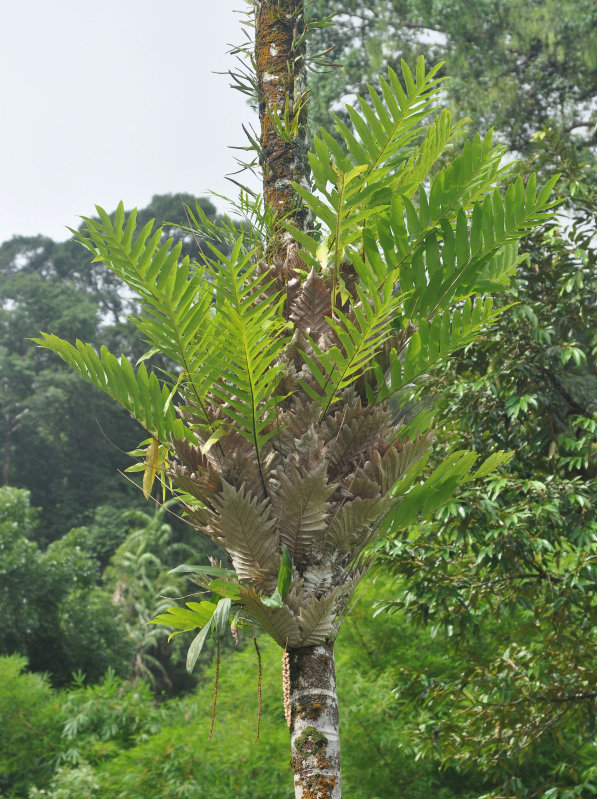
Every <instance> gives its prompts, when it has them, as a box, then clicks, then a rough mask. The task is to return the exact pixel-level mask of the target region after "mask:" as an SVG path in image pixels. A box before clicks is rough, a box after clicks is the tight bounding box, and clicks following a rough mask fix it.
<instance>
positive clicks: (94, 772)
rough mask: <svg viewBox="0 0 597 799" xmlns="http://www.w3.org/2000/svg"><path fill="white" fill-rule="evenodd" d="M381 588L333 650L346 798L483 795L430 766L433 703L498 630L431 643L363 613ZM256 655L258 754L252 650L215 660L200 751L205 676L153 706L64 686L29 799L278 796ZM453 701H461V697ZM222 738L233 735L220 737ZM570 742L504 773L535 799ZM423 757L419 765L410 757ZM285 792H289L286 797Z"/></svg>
mask: <svg viewBox="0 0 597 799" xmlns="http://www.w3.org/2000/svg"><path fill="white" fill-rule="evenodd" d="M393 590H394V586H393V585H392V582H391V581H388V580H387V579H386V578H381V577H379V576H378V577H375V578H374V580H372V581H370V582H369V584H368V585H364V586H363V589H362V590H361V592H360V594H359V598H358V601H357V604H356V607H355V610H354V612H353V613H352V614H351V615H350V616H349V617H348V619H347V621H346V623H345V624H344V626H343V629H342V631H341V634H340V636H339V639H338V642H337V645H336V648H337V663H338V693H339V698H340V707H341V719H340V725H341V729H342V731H343V763H344V769H343V772H344V773H343V779H344V785H345V788H344V790H345V792H346V793H347V794H348V795H350V796H351V797H355V799H370V798H371V797H379V799H382V798H383V799H427V797H429V796H438V797H440V799H477V798H478V797H479V796H481V795H487V794H488V793H491V791H493V790H495V789H497V788H499V785H500V782H499V778H496V777H495V776H494V775H492V774H489V773H486V771H485V768H484V765H483V764H482V763H477V764H476V765H475V764H474V763H473V762H471V764H470V768H469V769H463V768H461V767H460V765H459V764H458V763H455V764H454V765H452V766H446V765H445V764H444V765H443V766H442V764H443V763H444V760H445V754H446V753H445V751H444V746H445V744H446V742H447V738H446V736H445V734H444V724H445V723H446V721H449V716H448V715H447V714H446V715H445V716H444V709H443V707H442V706H441V704H438V703H439V702H440V699H441V691H442V688H443V686H444V685H445V684H447V683H448V682H449V681H452V680H454V679H457V678H458V677H459V675H460V674H462V672H463V670H464V669H466V668H467V662H469V661H470V659H471V656H473V657H474V660H475V662H477V663H481V662H484V661H485V662H488V661H490V660H491V658H492V657H493V655H494V653H495V652H496V651H499V649H500V647H501V645H502V642H504V641H506V640H507V638H508V636H509V635H510V634H511V628H510V627H509V625H508V623H507V622H506V621H504V622H502V623H501V624H496V623H491V624H490V625H489V626H488V628H487V629H486V630H483V631H482V632H481V633H480V634H479V636H478V638H477V640H476V642H475V644H474V648H473V649H472V650H468V651H466V652H463V651H461V650H460V647H459V645H458V643H457V642H456V641H455V640H454V639H452V638H450V637H449V636H446V635H444V634H443V633H442V632H441V631H440V632H438V633H437V634H435V635H434V634H433V633H432V632H431V631H430V630H423V629H416V628H415V627H414V626H413V625H411V624H409V623H408V621H407V620H406V618H405V617H404V615H403V614H395V615H392V616H390V615H388V614H377V615H374V614H373V608H374V603H375V602H376V601H377V600H378V599H379V598H380V597H383V596H386V595H389V594H391V592H392V591H393ZM260 646H261V649H262V661H263V700H264V707H263V718H262V721H261V733H260V740H259V742H258V743H257V744H255V743H254V737H255V731H256V723H257V664H256V660H255V652H254V650H253V647H247V648H246V649H244V650H242V651H240V652H234V653H230V654H228V655H224V656H223V660H222V664H221V669H220V686H219V691H218V718H217V723H216V727H215V730H214V737H213V739H212V741H211V742H210V743H209V744H208V743H207V736H208V733H209V726H210V721H209V712H208V708H209V707H210V705H211V681H212V680H211V678H213V676H214V665H213V664H212V666H211V667H210V668H209V669H208V670H207V671H206V673H205V679H204V680H202V683H201V685H200V686H199V687H198V688H197V691H196V692H195V693H194V694H192V695H190V696H188V697H185V698H183V699H180V700H169V701H168V702H167V703H165V704H164V705H161V706H159V707H156V706H155V704H154V703H153V702H152V701H151V697H150V695H149V693H148V691H147V688H146V686H143V685H137V686H134V687H127V686H126V685H123V684H122V683H120V682H119V681H118V680H116V679H114V678H113V677H108V678H107V679H106V680H105V681H104V683H103V684H101V685H98V686H94V687H82V686H77V685H75V686H74V687H73V688H72V689H71V691H69V693H68V694H67V695H66V696H65V697H64V698H63V699H62V700H61V704H60V713H59V718H60V722H61V724H62V725H63V727H62V729H63V734H62V740H61V742H60V745H59V749H60V752H61V754H60V758H59V759H60V762H61V763H62V764H63V765H62V766H61V768H59V769H58V770H57V771H56V772H55V775H54V777H53V780H52V787H51V788H50V790H48V793H47V794H41V795H42V796H43V795H47V796H48V797H52V799H58V797H60V799H76V797H78V796H79V795H80V794H79V793H78V792H79V791H83V790H88V791H89V795H90V797H93V799H96V797H98V799H99V797H102V796H119V797H120V796H122V797H123V799H127V797H130V798H131V799H133V797H135V799H136V797H138V796H143V795H146V794H147V793H152V794H153V795H155V796H157V797H170V796H191V797H203V796H206V795H207V794H209V796H210V797H214V799H220V797H222V799H224V797H226V799H228V797H230V796H231V795H232V796H234V795H238V796H240V797H247V799H248V797H253V796H255V795H257V796H264V797H268V796H274V795H275V796H280V795H283V796H286V793H285V792H284V788H283V786H284V785H285V784H287V782H288V775H289V769H288V765H287V763H288V759H287V732H286V729H285V725H284V721H283V716H282V708H281V702H280V696H281V687H280V673H281V668H280V665H281V664H280V652H279V649H278V648H277V647H275V645H274V644H273V643H272V642H268V641H267V640H264V641H262V642H261V644H260ZM463 690H464V691H465V692H468V693H469V694H470V690H469V688H467V687H466V686H464V687H463ZM461 698H462V702H464V697H460V695H459V697H458V699H459V704H458V709H460V708H461V707H463V705H462V704H460V699H461ZM446 710H447V708H446ZM453 721H454V720H453ZM434 722H436V723H437V724H439V725H440V726H439V727H438V728H437V729H434V728H433V727H432V725H433V723H434ZM419 725H423V726H424V727H425V729H426V730H427V731H428V734H427V735H426V736H425V737H423V736H421V735H420V734H419V732H418V728H419ZM231 729H234V730H236V731H237V733H236V734H234V735H231V734H230V732H229V731H230V730H231ZM488 733H491V731H490V730H488ZM568 736H572V738H570V739H569V738H568ZM573 736H574V722H573V721H572V722H570V723H569V724H568V725H567V726H566V727H565V735H564V736H563V738H560V739H559V738H558V736H555V735H554V736H553V738H552V739H551V740H550V741H549V742H545V743H543V744H542V745H541V746H540V747H539V748H536V749H535V757H534V758H533V759H526V760H522V761H521V762H519V763H517V765H516V771H515V773H516V776H517V778H518V779H520V780H522V781H523V782H526V781H532V780H535V782H536V784H541V783H540V782H539V781H540V779H541V777H542V778H543V783H542V784H543V785H544V790H548V786H549V785H550V784H551V783H550V780H551V779H552V777H551V776H550V769H551V768H552V766H553V764H554V762H556V760H557V757H558V756H560V757H564V756H566V755H567V754H570V753H571V751H572V749H573V746H574V743H573ZM423 751H424V753H425V755H426V756H425V757H421V755H422V754H423ZM239 764H242V768H243V772H242V778H241V775H239ZM589 764H590V761H588V762H587V763H586V765H587V766H588V765H589ZM38 787H39V788H41V787H42V786H41V785H40V784H38ZM586 790H587V792H588V790H589V789H588V788H587V789H586ZM60 791H62V793H60ZM291 793H292V789H289V790H288V796H290V795H291ZM32 795H33V796H35V795H37V794H35V792H32ZM83 795H85V793H83ZM513 795H516V794H515V793H514V794H513ZM580 795H583V794H580ZM587 795H590V793H587Z"/></svg>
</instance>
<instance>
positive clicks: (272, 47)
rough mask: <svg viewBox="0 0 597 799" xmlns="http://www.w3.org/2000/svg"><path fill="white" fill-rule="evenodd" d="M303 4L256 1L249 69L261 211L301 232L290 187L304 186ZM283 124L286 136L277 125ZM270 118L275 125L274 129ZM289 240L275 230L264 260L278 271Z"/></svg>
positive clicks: (302, 221) (302, 222)
mask: <svg viewBox="0 0 597 799" xmlns="http://www.w3.org/2000/svg"><path fill="white" fill-rule="evenodd" d="M304 34H305V12H304V0H260V2H257V4H256V8H255V64H256V70H257V88H258V100H259V122H260V125H261V141H260V145H261V153H260V158H261V168H262V170H263V196H264V202H265V205H266V207H269V208H271V209H272V211H273V212H274V214H275V216H276V217H277V218H281V217H285V218H286V219H288V220H289V221H290V222H292V224H293V225H295V227H297V228H299V229H300V230H304V229H305V226H306V219H307V211H306V209H305V208H304V207H303V206H302V203H301V201H300V197H299V196H298V195H297V194H296V192H295V191H294V189H293V188H292V185H291V181H294V182H296V183H306V178H307V175H308V162H307V107H306V102H305V100H306V96H307V95H306V81H305V75H306V64H305V54H306V43H305V35H304ZM285 116H286V118H287V120H288V126H285V127H286V132H285V134H284V135H283V136H282V135H280V127H279V126H280V125H285V123H284V119H285ZM276 118H277V119H278V120H279V121H278V122H277V123H276ZM291 243H292V236H291V235H290V234H289V233H287V232H286V231H284V229H283V228H281V227H278V228H277V229H276V230H275V231H274V235H273V237H272V240H271V241H270V245H269V249H268V260H270V261H272V262H273V263H274V265H275V266H277V267H278V269H281V268H282V267H283V262H284V260H285V259H286V256H287V249H288V245H289V244H291Z"/></svg>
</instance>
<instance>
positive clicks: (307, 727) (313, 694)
mask: <svg viewBox="0 0 597 799" xmlns="http://www.w3.org/2000/svg"><path fill="white" fill-rule="evenodd" d="M288 655H289V665H290V719H291V720H290V741H291V752H292V761H291V762H292V768H293V771H294V795H295V797H296V799H341V797H342V783H341V777H340V736H339V727H338V696H337V693H336V664H335V661H334V645H333V644H322V645H320V646H308V647H303V648H301V649H291V650H289V653H288Z"/></svg>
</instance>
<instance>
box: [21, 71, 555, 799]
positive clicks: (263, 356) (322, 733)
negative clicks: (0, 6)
mask: <svg viewBox="0 0 597 799" xmlns="http://www.w3.org/2000/svg"><path fill="white" fill-rule="evenodd" d="M438 69H439V66H436V67H434V68H433V69H431V70H430V71H426V70H425V65H424V61H423V59H422V58H421V59H420V60H419V62H418V64H417V67H416V71H415V73H414V74H413V73H412V72H411V70H410V69H409V68H408V66H407V65H406V64H403V65H402V75H401V76H400V77H399V76H398V75H397V74H396V73H394V72H393V71H392V70H389V71H388V78H387V80H385V79H383V78H380V86H381V91H380V93H379V94H378V93H377V92H376V91H375V90H373V89H369V98H368V101H366V100H365V99H363V98H360V99H359V106H360V110H356V109H355V108H349V109H348V110H349V114H350V118H351V121H352V124H353V128H352V129H350V128H348V127H347V126H346V125H345V124H344V123H343V122H342V121H340V120H339V119H338V120H337V123H336V130H337V133H338V134H339V136H338V140H337V139H336V138H333V137H332V136H331V135H329V134H328V133H326V132H325V131H322V132H321V133H320V135H319V136H317V137H315V139H314V142H313V147H312V149H311V151H310V152H309V156H308V157H309V163H310V166H311V170H312V175H313V183H312V184H311V186H310V187H309V188H307V186H306V185H304V183H294V184H293V189H294V191H295V192H296V195H298V196H300V198H301V199H302V202H303V204H304V206H305V207H306V208H307V209H308V210H309V212H310V215H311V228H310V230H305V229H301V228H299V227H297V226H296V225H295V224H294V223H293V222H292V220H291V219H289V218H287V219H285V220H282V224H283V226H284V229H285V230H286V236H287V244H288V246H287V252H286V256H287V257H286V259H285V262H284V268H283V269H274V268H273V267H272V265H271V264H268V263H266V262H265V261H264V260H262V259H261V257H260V253H262V252H265V251H266V248H265V247H260V248H259V249H257V250H255V249H254V247H253V245H254V244H255V241H254V238H251V239H249V240H248V239H247V237H246V236H245V235H242V234H239V235H238V236H237V237H236V241H234V242H233V246H232V248H231V249H230V251H229V254H225V252H223V251H220V250H218V249H216V248H215V247H212V248H211V253H210V254H209V256H207V257H205V258H203V259H202V260H200V261H198V262H191V261H189V259H188V258H185V259H182V260H180V258H179V247H174V248H171V247H170V245H169V244H168V243H162V242H161V229H159V228H158V229H157V230H155V229H154V226H153V223H149V224H148V225H146V226H145V227H144V228H143V229H142V230H137V227H136V222H135V214H134V212H133V213H132V214H131V215H130V216H129V217H128V219H127V218H125V214H124V211H123V207H122V205H121V206H120V207H119V208H118V210H117V212H116V214H115V217H114V218H113V219H112V218H110V217H109V216H108V215H107V214H106V213H105V212H104V211H103V210H102V209H101V208H98V215H99V219H97V220H93V219H86V220H85V221H86V228H85V229H84V231H83V232H77V233H75V235H76V236H77V238H78V239H79V241H80V242H81V244H82V245H83V246H84V247H86V248H87V249H88V250H89V252H90V253H91V255H92V256H93V258H94V260H100V261H102V262H103V263H105V264H106V266H108V267H109V268H110V269H111V270H112V271H113V272H114V273H115V274H117V275H118V276H119V277H120V278H121V279H122V280H123V281H124V282H125V283H126V284H127V285H128V286H129V288H130V289H131V290H132V291H134V292H135V293H136V295H137V296H138V297H139V300H140V303H141V306H142V310H141V312H140V313H139V314H138V316H136V317H135V318H134V321H135V324H136V325H137V327H138V328H139V330H140V332H141V334H142V335H143V337H144V339H145V340H146V342H147V346H148V350H147V357H149V356H151V355H153V354H155V353H160V354H162V355H163V356H165V362H166V364H168V366H166V367H165V368H164V369H160V371H159V373H158V372H155V371H154V372H151V373H150V372H148V371H147V369H146V367H145V359H141V363H140V364H138V365H137V366H136V367H135V366H133V365H132V364H131V363H130V362H129V361H128V360H127V359H126V358H125V357H124V356H122V357H120V358H117V357H116V356H115V355H113V354H111V353H109V352H107V351H106V350H105V349H102V351H101V352H100V353H96V352H95V351H94V350H93V349H92V348H91V347H90V346H89V345H86V344H83V343H81V342H79V341H77V342H76V343H75V344H71V343H69V342H67V341H63V340H61V339H59V338H57V337H56V336H54V335H52V334H49V333H44V334H42V336H41V337H40V338H39V339H37V342H38V344H39V345H40V346H42V347H46V348H48V349H51V350H53V351H54V352H55V353H56V354H58V355H59V356H60V357H61V358H63V359H64V360H65V361H66V362H67V363H69V364H71V366H72V367H73V368H75V369H76V370H78V371H79V372H80V373H81V374H82V375H83V376H84V377H85V378H87V379H88V380H90V381H91V382H92V383H93V384H94V385H95V386H97V388H99V389H100V390H102V391H104V392H106V393H107V394H109V395H110V396H111V397H113V398H114V400H116V401H117V402H119V403H120V405H121V406H122V407H123V408H125V409H126V410H127V411H128V412H129V413H130V414H131V415H132V416H133V417H134V418H135V419H136V420H137V421H138V422H139V423H140V425H141V426H142V427H143V428H144V430H145V431H146V437H145V439H144V441H143V442H142V444H141V445H140V450H139V452H141V453H142V456H143V459H142V464H141V465H140V466H139V467H138V468H140V469H141V470H142V471H143V473H144V490H145V492H146V494H149V493H150V491H151V490H152V485H153V483H154V480H155V479H156V476H159V477H160V479H161V480H162V482H163V483H164V484H166V485H167V486H168V487H169V489H170V490H171V491H172V493H173V495H174V496H176V497H178V499H179V501H180V504H181V506H182V508H183V511H184V513H185V515H186V517H187V518H188V520H189V521H190V523H192V524H193V525H195V526H196V527H197V528H198V529H199V530H200V531H201V532H202V533H203V534H205V535H207V536H209V537H210V538H211V539H212V540H213V541H214V542H215V543H216V544H217V545H218V546H219V547H220V548H221V549H222V550H223V552H224V553H225V555H226V558H227V563H225V564H215V565H214V564H212V565H211V566H208V565H205V566H198V567H192V566H189V567H184V568H183V571H185V572H186V573H187V574H189V575H190V576H192V577H193V578H194V579H195V580H196V581H198V582H199V583H200V584H201V585H202V586H204V587H205V588H206V589H207V590H208V591H209V592H210V598H209V599H208V600H207V601H202V602H189V603H187V606H186V607H185V608H171V609H170V611H169V612H167V613H165V614H162V615H160V616H159V617H158V618H157V619H156V620H155V621H156V622H158V623H162V624H167V625H169V626H170V627H173V628H176V629H177V631H188V630H195V631H197V630H199V633H198V634H197V635H196V638H195V640H194V641H193V643H192V645H191V648H190V651H189V660H188V666H189V668H192V667H193V665H194V664H195V662H196V660H197V657H198V655H199V652H200V649H201V646H202V645H203V642H204V641H205V639H206V637H207V635H208V634H209V633H210V632H213V633H215V635H216V637H221V636H223V635H224V634H225V632H226V630H227V628H228V626H229V624H232V626H233V628H236V627H237V626H241V627H242V626H247V625H255V626H257V627H259V628H261V629H262V630H264V631H265V632H266V633H268V634H269V635H271V636H272V637H273V638H274V639H275V640H276V641H277V643H278V644H279V645H280V647H282V648H283V649H284V650H285V652H286V653H287V658H288V662H287V666H288V674H289V679H290V690H289V696H290V700H289V701H290V703H291V707H290V708H289V710H290V721H291V734H292V751H293V765H294V768H295V772H296V774H297V782H296V785H297V786H299V787H300V790H301V791H302V790H303V789H305V790H306V788H305V786H311V787H310V790H311V791H312V793H309V794H308V795H309V796H311V795H312V796H317V797H322V798H323V797H324V796H325V797H339V796H340V795H341V788H340V771H339V757H340V755H339V743H338V734H337V719H338V711H337V701H336V698H335V683H334V661H333V642H334V640H335V638H336V636H337V635H338V631H339V629H340V626H341V623H342V620H343V618H344V616H345V614H346V613H347V611H348V609H349V607H350V603H351V599H352V597H353V594H354V590H355V587H356V586H357V585H358V583H359V581H360V580H361V578H362V577H363V575H364V574H365V572H366V571H367V569H368V568H369V567H370V565H371V562H372V558H373V555H372V552H373V551H374V550H373V549H371V548H370V547H369V545H370V544H371V543H372V542H373V541H374V540H375V538H376V536H379V535H381V534H386V533H389V532H392V533H395V532H396V531H397V530H399V529H406V528H407V527H408V525H410V524H412V523H413V522H414V521H416V520H418V519H419V518H421V517H423V516H425V515H428V514H430V513H431V512H432V511H433V510H434V509H435V508H437V507H438V506H440V505H441V504H442V503H443V502H445V500H446V499H447V497H448V496H449V495H450V494H451V493H452V492H453V491H454V489H455V488H456V487H457V486H459V485H461V484H463V483H464V482H466V481H469V480H475V479H480V478H482V477H483V476H484V475H486V474H487V473H488V472H489V471H491V470H492V469H495V468H497V467H498V466H499V465H500V464H501V463H503V462H504V461H505V460H506V459H507V458H508V454H507V453H504V452H496V453H495V454H493V455H492V456H491V457H490V458H488V459H487V460H486V461H484V462H483V463H481V464H476V460H477V456H476V455H475V453H474V452H466V451H459V452H454V453H451V454H450V455H449V456H448V457H447V458H446V459H445V460H444V461H443V462H442V463H441V464H440V465H439V466H437V468H435V469H434V470H433V471H432V472H431V473H428V472H427V470H426V464H427V460H428V457H429V453H430V448H431V445H432V416H433V414H432V413H431V412H430V410H429V407H425V410H424V412H422V413H419V414H417V413H416V412H414V411H413V404H412V401H411V400H412V397H413V395H414V393H415V392H416V391H417V390H418V389H419V388H420V387H421V386H422V385H423V386H424V383H425V377H426V375H427V374H428V373H429V371H430V370H431V369H432V368H433V367H434V365H435V364H437V363H438V362H439V361H441V360H442V359H445V358H448V357H450V356H451V354H452V353H454V352H455V351H456V350H458V349H459V348H462V347H464V346H465V345H468V344H470V343H471V342H473V341H474V340H475V338H476V337H477V336H479V334H480V333H481V332H482V331H485V330H487V328H488V327H489V326H490V325H491V324H492V322H493V320H494V319H495V318H496V313H498V312H496V311H495V310H494V308H493V305H492V301H491V297H490V294H491V293H492V292H495V291H499V290H500V289H501V288H502V287H503V286H505V285H507V283H508V281H509V279H510V277H511V276H512V274H513V273H514V270H515V268H516V265H517V264H518V263H519V262H520V256H519V255H518V250H517V242H518V240H519V239H520V238H521V237H522V236H523V235H525V234H526V233H527V232H528V231H529V230H530V229H531V228H533V227H535V226H537V225H540V224H541V223H542V222H543V221H544V220H545V219H546V218H547V216H548V215H549V214H550V208H551V204H550V199H549V196H550V191H551V189H552V186H553V182H554V181H550V182H549V183H548V184H547V185H546V186H545V187H544V188H543V189H541V190H540V191H537V189H536V185H535V181H534V179H530V180H529V181H528V183H527V185H526V186H523V183H522V181H521V180H520V178H519V179H517V180H516V181H514V182H513V183H511V184H510V185H508V187H507V188H506V189H505V190H504V188H503V183H504V181H505V180H507V178H508V176H509V168H508V167H507V166H506V167H504V166H503V155H504V152H503V148H501V147H500V146H494V144H493V143H492V138H491V134H488V135H487V136H485V137H484V138H480V137H479V136H477V137H475V138H474V139H473V140H472V141H468V140H466V141H465V142H464V144H463V145H462V146H461V147H460V151H459V154H458V155H457V156H456V157H455V158H453V159H452V160H451V161H450V163H448V164H447V165H446V164H445V160H446V153H447V152H448V149H449V148H453V147H454V142H455V140H456V139H457V138H459V137H461V136H462V135H463V127H462V124H460V123H454V122H453V121H452V119H451V116H450V114H449V112H448V111H446V110H442V109H438V108H437V107H436V106H437V103H438V89H439V80H438V79H437V77H436V75H437V72H438ZM429 120H431V121H429ZM339 141H340V142H341V143H339ZM232 230H233V228H232V227H231V226H230V225H228V226H227V227H226V228H225V230H222V231H221V234H222V240H225V239H226V236H228V238H229V237H230V234H231V231H232ZM326 786H327V787H326ZM299 787H297V796H301V795H304V794H303V793H299V792H298V791H299ZM324 789H325V790H327V791H328V792H327V793H326V792H325V790H324Z"/></svg>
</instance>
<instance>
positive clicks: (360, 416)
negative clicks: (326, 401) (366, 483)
mask: <svg viewBox="0 0 597 799" xmlns="http://www.w3.org/2000/svg"><path fill="white" fill-rule="evenodd" d="M322 428H323V433H324V436H325V439H326V441H327V442H328V443H327V445H326V449H325V457H326V460H327V461H328V469H329V476H330V479H335V478H336V477H338V476H340V475H342V476H345V475H347V474H349V473H350V472H351V471H352V469H353V468H354V462H355V461H356V460H357V459H360V458H362V457H363V456H364V457H367V458H368V457H369V455H370V453H371V452H372V451H373V450H374V449H376V448H379V446H380V445H381V446H382V447H383V448H384V449H385V447H386V446H387V445H388V443H389V441H390V440H391V432H392V428H391V426H390V423H389V413H388V411H387V410H386V409H385V408H383V407H380V406H368V407H366V408H363V406H362V403H361V399H360V397H359V398H358V399H357V401H356V402H355V403H354V404H353V405H349V404H347V405H345V407H344V409H343V410H342V411H337V412H336V413H335V414H334V415H333V416H328V417H327V418H326V419H325V420H324V422H323V424H322Z"/></svg>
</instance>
